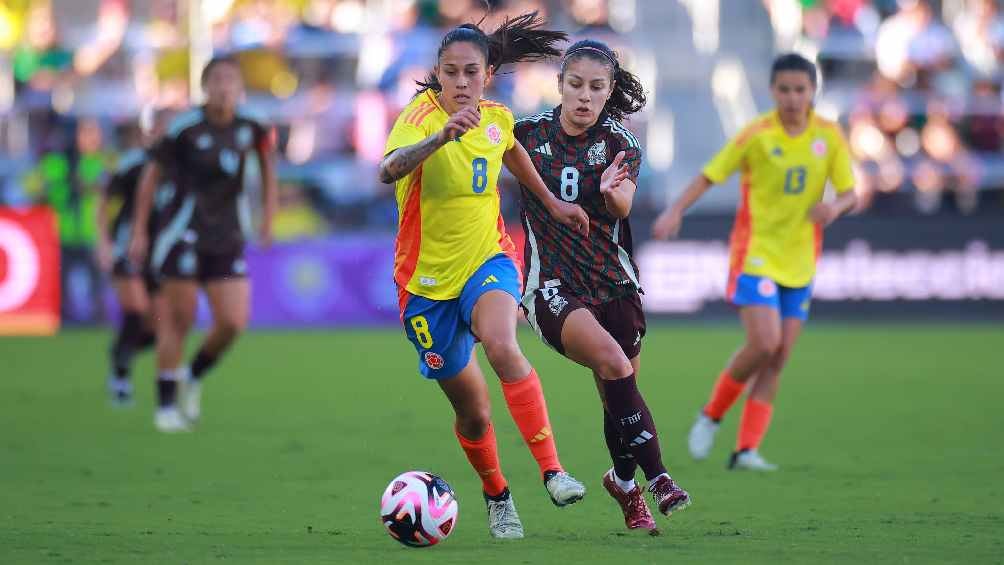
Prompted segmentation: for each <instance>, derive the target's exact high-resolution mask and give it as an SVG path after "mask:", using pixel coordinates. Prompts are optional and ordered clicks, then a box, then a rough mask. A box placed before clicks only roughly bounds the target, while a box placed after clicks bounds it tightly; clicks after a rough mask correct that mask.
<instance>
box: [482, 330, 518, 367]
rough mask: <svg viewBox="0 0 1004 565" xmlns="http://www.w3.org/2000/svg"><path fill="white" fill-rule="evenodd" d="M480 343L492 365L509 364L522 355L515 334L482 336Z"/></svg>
mask: <svg viewBox="0 0 1004 565" xmlns="http://www.w3.org/2000/svg"><path fill="white" fill-rule="evenodd" d="M481 345H482V346H483V347H484V348H485V355H486V356H487V357H488V361H489V362H490V363H491V364H492V366H493V367H498V366H500V365H508V364H511V363H512V362H513V361H515V360H519V359H520V358H521V357H522V356H523V352H522V351H520V349H519V344H518V343H516V338H515V336H489V337H487V338H482V340H481Z"/></svg>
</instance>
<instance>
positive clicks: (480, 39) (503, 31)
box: [417, 12, 568, 92]
mask: <svg viewBox="0 0 1004 565" xmlns="http://www.w3.org/2000/svg"><path fill="white" fill-rule="evenodd" d="M483 22H484V18H481V21H479V22H478V23H476V24H463V25H460V26H457V27H455V28H453V29H452V30H450V31H449V33H447V34H446V36H445V37H443V41H442V42H441V43H440V44H439V50H438V51H437V52H436V59H437V61H438V59H439V57H442V55H443V51H445V50H446V48H447V47H449V46H450V45H452V44H454V43H457V42H459V41H466V42H468V43H470V44H472V45H474V46H475V47H477V48H478V49H479V50H480V51H481V53H482V54H483V55H484V56H485V67H494V69H495V70H496V71H498V69H499V68H500V67H502V66H503V65H508V64H510V63H518V62H522V61H540V60H543V59H547V58H548V57H555V56H557V55H560V54H561V51H559V50H558V49H557V48H556V47H555V44H557V43H558V42H561V41H565V40H566V39H567V37H568V35H567V34H566V33H565V32H563V31H551V30H547V29H541V27H540V26H542V25H543V24H544V19H543V18H541V17H540V16H539V15H538V13H537V12H530V13H528V14H522V15H520V16H516V17H515V18H508V17H507V18H506V19H505V21H503V22H502V25H501V26H499V28H498V29H496V30H495V31H493V32H492V33H490V34H488V33H485V32H484V31H483V30H482V29H481V24H482V23H483ZM417 84H418V87H419V90H418V91H419V92H422V91H425V90H429V89H432V90H434V91H436V92H439V91H441V90H442V89H443V87H442V85H441V84H439V79H437V78H436V73H435V72H430V73H429V75H428V76H427V77H426V79H425V81H424V82H423V81H418V82H417Z"/></svg>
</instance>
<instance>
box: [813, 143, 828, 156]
mask: <svg viewBox="0 0 1004 565" xmlns="http://www.w3.org/2000/svg"><path fill="white" fill-rule="evenodd" d="M812 153H813V155H815V156H816V157H822V156H824V155H826V141H825V140H824V139H822V138H816V140H815V141H813V142H812Z"/></svg>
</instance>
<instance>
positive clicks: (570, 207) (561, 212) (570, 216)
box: [547, 198, 589, 236]
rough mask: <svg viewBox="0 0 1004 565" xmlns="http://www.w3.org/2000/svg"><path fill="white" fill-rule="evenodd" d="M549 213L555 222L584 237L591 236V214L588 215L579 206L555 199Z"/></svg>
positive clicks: (549, 207)
mask: <svg viewBox="0 0 1004 565" xmlns="http://www.w3.org/2000/svg"><path fill="white" fill-rule="evenodd" d="M547 211H548V212H549V213H550V214H551V217H553V218H554V219H555V220H558V221H559V222H561V223H562V224H565V225H566V226H568V227H570V228H572V229H573V230H575V231H576V232H578V233H580V234H582V235H584V236H586V235H589V214H586V211H585V210H583V209H582V207H581V206H579V205H578V204H572V203H571V202H565V201H564V200H558V199H557V198H554V199H552V200H551V205H550V206H548V210H547Z"/></svg>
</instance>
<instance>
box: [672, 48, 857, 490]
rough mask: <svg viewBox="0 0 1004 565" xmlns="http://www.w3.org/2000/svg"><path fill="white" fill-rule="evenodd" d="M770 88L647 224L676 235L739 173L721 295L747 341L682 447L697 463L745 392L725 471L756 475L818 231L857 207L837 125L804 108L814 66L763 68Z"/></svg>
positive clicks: (798, 62) (778, 63) (792, 63)
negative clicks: (830, 192) (703, 201)
mask: <svg viewBox="0 0 1004 565" xmlns="http://www.w3.org/2000/svg"><path fill="white" fill-rule="evenodd" d="M770 85H771V94H772V95H773V98H774V102H775V104H776V108H775V109H774V110H772V111H771V112H768V113H767V114H764V115H762V116H760V117H759V118H757V119H756V120H755V121H754V122H753V123H752V124H750V125H748V126H747V127H746V128H745V129H744V130H742V131H741V132H740V133H739V134H738V135H737V136H736V137H734V138H733V139H732V140H731V141H729V143H728V144H727V145H726V146H725V148H723V149H722V150H721V151H720V152H719V153H718V155H716V156H715V157H714V158H713V159H712V160H711V161H710V162H709V163H708V164H707V165H706V166H705V167H704V170H703V171H702V172H701V174H700V175H699V176H698V177H697V178H695V179H694V180H693V181H692V182H691V183H690V186H689V187H687V189H686V191H684V193H683V194H682V195H681V196H680V198H679V199H678V200H677V201H676V202H675V203H674V204H673V205H672V206H671V207H670V208H669V209H668V210H666V211H665V212H663V214H662V215H660V216H659V218H658V219H657V220H656V222H655V225H654V226H653V235H654V236H655V237H656V238H659V239H665V238H667V237H672V236H676V234H677V233H679V231H680V225H681V223H682V221H683V213H684V212H685V211H686V210H687V208H689V207H690V206H691V205H692V204H693V203H694V202H696V201H697V199H698V198H700V197H701V195H702V194H704V193H705V192H706V191H707V190H708V189H709V188H710V187H711V185H712V184H716V183H720V182H722V181H724V180H725V179H727V178H728V177H729V176H730V175H732V173H733V172H735V171H736V170H737V169H738V170H739V171H740V175H741V191H742V193H741V200H740V203H739V210H738V213H737V215H736V222H735V226H734V227H733V230H732V237H731V243H730V248H731V249H730V269H729V283H728V298H729V300H730V301H731V302H732V303H733V304H734V305H736V306H737V307H738V308H739V318H740V319H741V320H742V324H743V326H744V328H745V329H746V342H745V343H744V344H743V346H742V347H741V348H740V349H739V351H738V352H737V353H736V354H735V355H734V356H733V357H732V360H731V361H729V363H728V365H727V366H726V367H725V370H724V371H722V373H721V375H720V376H719V378H718V382H717V384H716V385H715V387H714V389H713V391H712V394H711V399H710V400H709V401H708V403H707V404H706V405H705V406H704V408H703V409H702V410H701V412H700V413H699V414H698V416H697V421H696V422H695V423H694V426H693V427H692V428H691V430H690V436H689V438H688V443H689V448H690V454H691V455H692V456H693V457H694V458H695V459H704V458H706V457H707V456H708V453H709V452H710V451H711V447H712V444H713V442H714V437H715V433H716V432H717V431H718V423H719V422H720V421H721V419H722V417H723V416H724V415H725V413H726V412H727V411H728V409H729V408H730V407H731V406H732V404H733V403H734V402H735V401H736V399H737V398H738V397H739V395H741V394H742V392H743V390H744V389H746V388H748V389H749V393H748V397H747V400H746V405H745V407H744V408H743V414H742V419H741V420H740V423H739V437H738V440H737V442H736V451H735V452H734V453H733V454H732V457H731V458H730V460H729V468H730V469H752V470H756V471H773V470H775V469H777V466H776V465H773V464H771V463H768V462H767V461H765V460H764V458H763V457H761V456H760V454H759V451H758V448H759V446H760V442H761V441H762V440H763V438H764V435H765V434H766V433H767V427H768V425H769V424H770V418H771V413H772V411H773V403H774V397H775V396H776V394H777V388H778V379H779V377H780V375H781V370H782V369H783V368H784V365H785V362H786V361H787V359H788V356H789V355H790V354H791V350H792V347H794V345H795V341H796V340H797V339H798V335H799V333H800V332H801V330H802V325H803V324H804V323H805V321H806V320H807V319H808V316H809V301H810V298H811V291H812V278H813V276H814V274H815V270H816V259H817V257H818V255H819V250H820V247H821V244H822V229H823V228H824V227H826V226H828V225H829V224H831V223H832V222H833V221H834V220H836V219H837V218H838V217H840V216H841V215H842V214H844V213H846V212H847V211H848V210H850V209H851V208H853V207H854V205H855V203H856V199H855V195H854V191H853V190H852V189H853V187H854V175H853V172H852V171H851V158H850V154H849V152H848V149H847V144H846V142H845V141H844V138H843V135H842V134H841V132H840V127H839V126H838V125H837V124H835V123H833V122H830V121H828V120H824V119H822V118H820V117H819V116H816V115H815V113H814V112H813V110H812V99H813V96H814V94H815V91H816V66H815V65H814V64H813V63H812V62H810V61H809V60H807V59H805V58H804V57H802V56H800V55H796V54H787V55H782V56H780V57H778V58H777V59H776V60H775V61H774V64H773V66H772V67H771V75H770ZM827 179H828V180H829V181H830V182H831V183H832V185H833V187H834V189H836V192H837V195H838V196H837V197H836V199H835V200H833V201H832V202H823V201H822V198H823V190H824V188H825V186H826V181H827Z"/></svg>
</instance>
